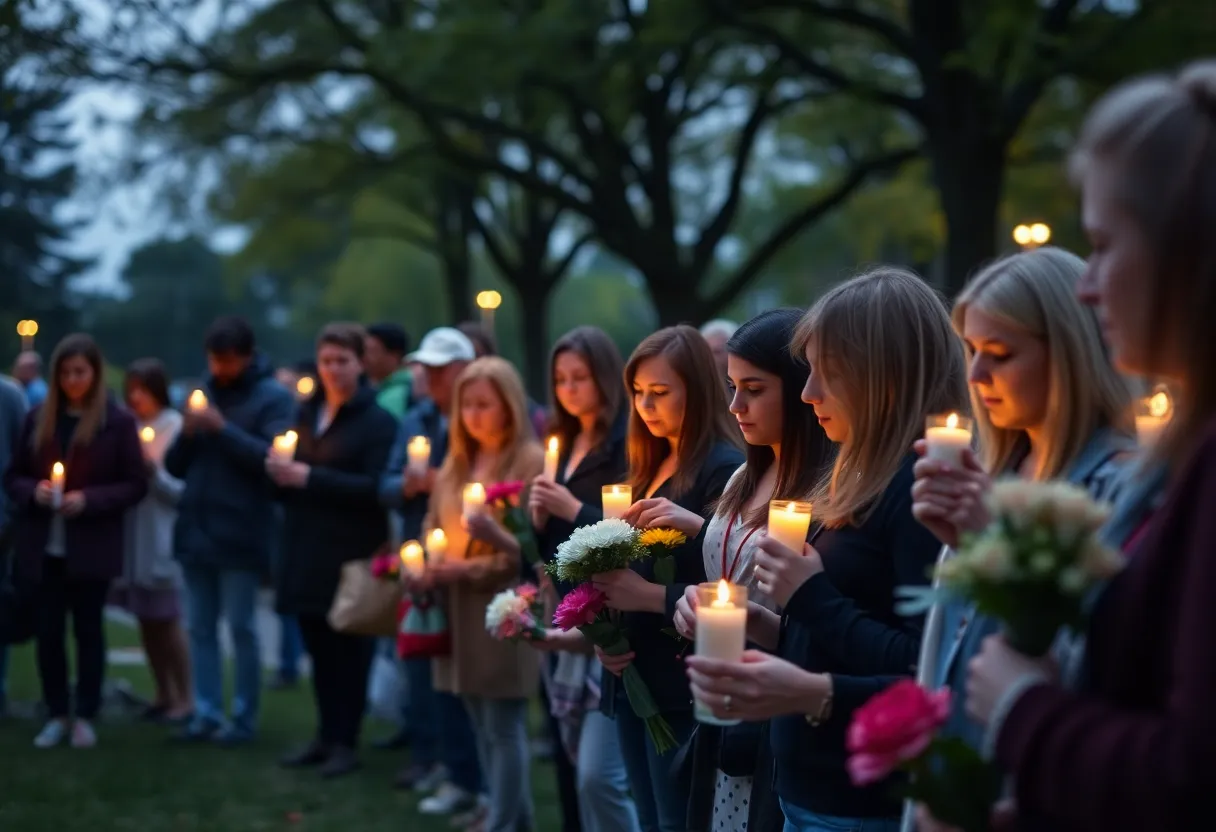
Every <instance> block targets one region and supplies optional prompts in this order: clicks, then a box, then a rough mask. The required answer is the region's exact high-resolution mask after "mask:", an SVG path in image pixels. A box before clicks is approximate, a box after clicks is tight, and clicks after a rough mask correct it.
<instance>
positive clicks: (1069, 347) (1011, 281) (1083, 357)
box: [953, 246, 1134, 480]
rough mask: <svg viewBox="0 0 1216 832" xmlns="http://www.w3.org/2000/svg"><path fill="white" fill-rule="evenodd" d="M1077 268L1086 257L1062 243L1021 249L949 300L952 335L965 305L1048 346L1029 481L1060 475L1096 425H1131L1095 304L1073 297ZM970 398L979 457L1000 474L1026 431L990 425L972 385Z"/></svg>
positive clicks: (1123, 384)
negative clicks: (1039, 449) (1042, 444)
mask: <svg viewBox="0 0 1216 832" xmlns="http://www.w3.org/2000/svg"><path fill="white" fill-rule="evenodd" d="M1084 271H1085V261H1084V260H1082V259H1081V258H1080V257H1077V256H1076V255H1075V254H1073V253H1071V252H1068V251H1064V250H1063V249H1059V248H1054V247H1050V246H1048V247H1044V248H1038V249H1034V250H1033V251H1023V252H1021V253H1019V254H1013V255H1010V256H1008V257H1005V258H1002V259H1000V260H997V261H996V262H994V263H992V264H991V265H989V266H988V267H986V268H985V269H983V270H982V271H981V272H980V273H979V274H977V275H976V276H975V277H974V278H973V279H972V280H971V282H970V283H968V284H967V286H966V288H964V289H963V291H962V293H961V294H960V295H959V296H958V300H956V301H955V303H954V314H953V319H954V330H955V332H957V333H958V336H959V338H962V337H963V329H964V326H965V324H966V322H967V313H968V311H969V310H971V309H978V310H980V311H981V312H984V313H985V314H987V315H991V316H992V317H993V318H996V319H998V320H1000V321H1001V322H1002V323H1004V324H1006V325H1008V326H1010V327H1013V328H1015V329H1017V330H1019V331H1021V332H1024V333H1026V334H1027V335H1029V336H1031V337H1032V338H1036V339H1038V340H1039V341H1041V342H1043V344H1044V345H1045V346H1046V348H1047V364H1048V367H1047V378H1046V379H1044V381H1045V383H1046V384H1047V409H1046V413H1047V415H1048V419H1047V424H1046V425H1044V428H1045V430H1044V435H1045V438H1046V446H1047V447H1046V452H1045V453H1044V454H1043V455H1042V456H1041V458H1040V459H1039V463H1038V467H1037V468H1036V469H1035V470H1034V471H1033V472H1031V476H1032V477H1033V478H1034V479H1036V480H1047V479H1052V478H1053V477H1060V476H1063V475H1064V473H1065V472H1066V471H1067V469H1068V467H1069V466H1070V465H1071V464H1072V463H1073V462H1074V461H1075V460H1076V459H1077V456H1078V455H1079V454H1080V453H1081V451H1083V450H1084V449H1085V445H1086V443H1088V442H1089V440H1090V438H1091V437H1092V436H1093V434H1094V431H1096V430H1098V429H1099V428H1110V429H1112V430H1115V431H1117V432H1118V433H1121V434H1125V435H1127V436H1129V437H1130V436H1132V435H1133V431H1134V424H1133V417H1132V409H1131V407H1132V395H1131V388H1130V387H1129V385H1128V383H1127V381H1126V380H1125V379H1124V378H1123V376H1121V375H1120V374H1119V372H1118V371H1117V370H1115V367H1114V365H1113V364H1111V361H1110V357H1109V355H1108V354H1107V351H1106V347H1105V345H1104V343H1103V341H1102V330H1101V327H1100V326H1099V325H1098V317H1097V315H1096V314H1095V313H1094V310H1093V309H1092V308H1090V307H1087V306H1083V305H1082V304H1081V302H1080V301H1079V300H1078V299H1077V281H1078V280H1080V278H1081V274H1082V273H1083V272H1084ZM964 349H965V350H966V351H967V357H968V359H970V358H971V357H972V355H973V353H972V351H971V350H970V349H969V348H967V347H966V345H965V344H964ZM971 404H972V411H973V413H974V415H975V423H976V427H977V428H978V430H979V440H980V446H979V450H980V460H981V462H982V463H983V465H984V467H985V468H986V469H987V470H988V471H989V472H990V473H993V474H1000V473H1007V472H1008V471H1009V469H1010V467H1012V466H1013V465H1014V464H1016V460H1017V458H1018V457H1019V456H1020V455H1022V454H1024V453H1025V452H1026V450H1027V449H1028V444H1027V443H1028V440H1027V437H1026V432H1025V431H1022V430H1006V429H1004V428H998V427H996V426H995V425H993V424H992V420H991V419H990V418H989V417H988V411H987V409H986V408H985V407H984V406H983V405H982V404H981V402H980V401H979V394H978V393H977V392H976V390H975V389H974V388H972V390H971Z"/></svg>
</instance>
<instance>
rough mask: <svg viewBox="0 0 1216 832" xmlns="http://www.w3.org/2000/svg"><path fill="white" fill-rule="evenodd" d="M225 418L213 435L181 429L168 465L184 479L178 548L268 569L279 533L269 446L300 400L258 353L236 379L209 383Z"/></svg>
mask: <svg viewBox="0 0 1216 832" xmlns="http://www.w3.org/2000/svg"><path fill="white" fill-rule="evenodd" d="M203 389H204V390H205V391H206V393H207V398H208V400H209V401H210V402H211V403H212V405H214V406H215V407H216V408H217V409H218V410H219V411H220V413H222V414H223V416H224V421H225V423H226V424H225V425H224V428H223V430H221V431H219V432H218V433H215V434H199V435H196V436H189V435H187V434H185V433H181V434H179V435H178V437H177V439H176V440H175V441H174V443H173V446H172V447H170V448H169V450H168V451H167V452H166V453H165V470H166V471H168V472H169V473H170V474H172V475H173V476H175V477H177V478H178V479H180V480H183V481H185V483H186V488H185V491H183V492H182V498H181V501H180V502H179V503H178V505H177V525H176V526H175V527H174V532H173V546H174V550H175V552H176V554H177V557H178V559H179V560H180V561H181V562H182V563H185V564H189V565H201V566H211V567H217V568H222V569H246V570H251V571H256V572H260V573H262V574H266V572H267V570H268V569H269V566H270V553H271V551H272V550H273V548H274V542H275V540H274V539H275V535H276V534H277V533H278V523H277V522H276V517H275V512H274V510H273V507H274V502H273V500H274V490H273V487H272V486H271V483H270V481H269V480H268V479H267V478H266V470H265V464H266V451H267V449H268V448H269V447H270V443H271V441H273V440H274V437H275V436H276V435H278V434H280V433H282V432H283V431H285V430H287V428H288V427H290V426H291V419H292V414H293V413H294V412H295V401H294V399H293V398H292V396H291V394H290V393H288V392H287V391H286V390H285V389H283V387H282V386H281V385H280V384H279V383H278V382H276V381H275V380H274V373H273V369H272V368H271V366H270V364H269V363H267V362H266V361H265V360H264V359H262V358H261V357H255V359H254V361H253V362H252V363H251V364H250V365H249V368H248V369H247V370H246V371H245V373H244V374H243V375H242V376H241V377H240V378H239V379H237V380H236V382H234V383H233V384H229V385H223V386H220V385H217V384H216V383H215V382H214V381H211V380H209V381H208V382H207V383H206V384H205V385H204V388H203Z"/></svg>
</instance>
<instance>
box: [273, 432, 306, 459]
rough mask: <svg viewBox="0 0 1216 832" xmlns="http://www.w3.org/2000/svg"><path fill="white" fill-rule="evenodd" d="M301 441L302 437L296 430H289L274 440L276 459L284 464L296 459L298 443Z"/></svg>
mask: <svg viewBox="0 0 1216 832" xmlns="http://www.w3.org/2000/svg"><path fill="white" fill-rule="evenodd" d="M299 441H300V436H299V434H297V433H296V432H295V431H294V430H289V431H287V433H284V434H283V435H281V436H276V437H275V438H274V445H273V449H274V450H273V452H274V455H275V458H276V459H281V460H283V461H284V462H290V461H291V460H293V459H295V458H296V443H297V442H299Z"/></svg>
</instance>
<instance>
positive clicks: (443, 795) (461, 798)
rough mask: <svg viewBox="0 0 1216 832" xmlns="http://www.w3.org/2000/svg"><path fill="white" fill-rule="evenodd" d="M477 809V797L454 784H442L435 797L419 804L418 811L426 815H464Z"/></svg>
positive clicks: (427, 798) (424, 799) (432, 796)
mask: <svg viewBox="0 0 1216 832" xmlns="http://www.w3.org/2000/svg"><path fill="white" fill-rule="evenodd" d="M476 808H477V798H476V796H474V795H472V794H469V793H468V792H466V791H465V790H464V789H462V788H460V787H459V786H456V785H453V784H452V783H442V784H440V786H439V788H437V789H436V790H435V793H434V794H433V795H431V796H430V797H424V798H423V799H422V800H421V801H420V802H419V803H418V811H419V812H420V813H422V814H424V815H452V814H463V813H465V812H470V811H472V810H473V809H476Z"/></svg>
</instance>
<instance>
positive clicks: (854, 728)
mask: <svg viewBox="0 0 1216 832" xmlns="http://www.w3.org/2000/svg"><path fill="white" fill-rule="evenodd" d="M949 715H950V691H949V690H947V689H942V690H939V691H933V692H930V691H927V690H925V689H924V688H922V687H921V686H920V685H918V684H916V682H914V681H912V680H911V679H904V680H903V681H900V682H896V683H895V684H894V685H892V686H891V687H889V688H887V689H886V690H884V691H883V692H882V693H880V694H878V695H877V696H874V697H873V698H871V699H870V701H869V702H866V704H864V705H862V706H861V707H860V708H858V709H857V710H856V711H854V712H853V721H852V722H851V723H850V724H849V733H848V739H847V743H846V744H847V746H848V749H849V761H848V770H849V778H850V779H851V780H852V781H853V785H855V786H865V785H868V784H870V783H875V782H877V781H879V780H882V779H883V778H884V777H886V776H887V775H889V774H890V773H891V772H892V771H894V770H895V769H897V768H898V767H899V766H900V764H901V763H905V762H907V761H908V760H912V759H915V758H916V757H918V756H920V755H921V754H922V753H923V752H924V750H925V749H926V748H928V747H929V743H931V742H932V741H933V737H934V735H935V734H936V733H937V730H938V729H939V728H941V727H942V725H944V724H945V723H946V719H947V717H949Z"/></svg>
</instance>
